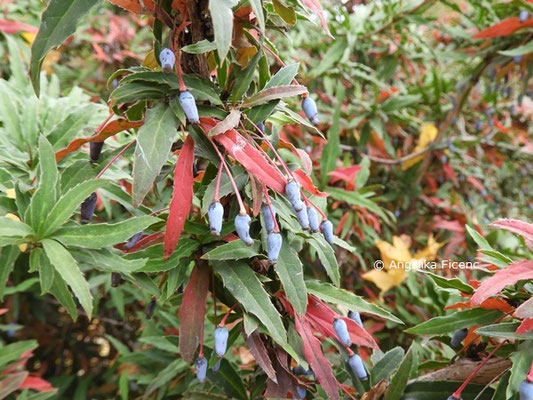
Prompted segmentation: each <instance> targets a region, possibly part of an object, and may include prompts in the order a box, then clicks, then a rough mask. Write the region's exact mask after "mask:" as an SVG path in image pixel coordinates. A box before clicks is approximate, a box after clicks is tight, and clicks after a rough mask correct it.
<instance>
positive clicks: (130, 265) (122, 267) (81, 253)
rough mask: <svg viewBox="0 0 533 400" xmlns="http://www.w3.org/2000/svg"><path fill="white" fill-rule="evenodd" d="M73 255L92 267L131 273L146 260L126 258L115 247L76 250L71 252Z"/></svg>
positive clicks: (138, 268)
mask: <svg viewBox="0 0 533 400" xmlns="http://www.w3.org/2000/svg"><path fill="white" fill-rule="evenodd" d="M72 254H73V256H74V257H75V258H76V259H77V260H78V261H80V262H83V263H87V264H91V265H93V266H94V268H96V269H99V270H101V271H106V272H120V273H125V274H127V273H131V272H136V271H138V270H140V269H141V268H143V267H144V266H145V265H146V262H147V261H148V259H147V258H136V259H133V260H126V259H125V258H123V257H122V256H121V255H122V253H121V252H120V251H118V250H115V249H112V248H111V249H99V250H98V251H92V250H77V251H74V252H72Z"/></svg>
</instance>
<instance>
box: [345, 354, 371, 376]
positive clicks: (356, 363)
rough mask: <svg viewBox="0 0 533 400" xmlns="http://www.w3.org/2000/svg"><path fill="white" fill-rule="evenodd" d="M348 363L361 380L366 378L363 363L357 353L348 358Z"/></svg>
mask: <svg viewBox="0 0 533 400" xmlns="http://www.w3.org/2000/svg"><path fill="white" fill-rule="evenodd" d="M348 364H349V365H350V368H351V369H352V371H353V372H354V374H355V375H357V377H358V378H359V379H361V380H363V381H365V380H367V379H368V375H367V373H366V370H365V365H364V364H363V360H362V359H361V357H360V356H359V354H354V355H352V356H351V357H350V358H348Z"/></svg>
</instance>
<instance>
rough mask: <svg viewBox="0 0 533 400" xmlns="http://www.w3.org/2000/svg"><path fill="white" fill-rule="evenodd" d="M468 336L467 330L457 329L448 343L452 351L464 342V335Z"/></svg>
mask: <svg viewBox="0 0 533 400" xmlns="http://www.w3.org/2000/svg"><path fill="white" fill-rule="evenodd" d="M467 334H468V329H466V328H465V329H459V330H457V331H455V332H454V333H453V336H452V340H451V341H450V346H452V348H453V349H457V348H459V347H461V342H462V341H463V340H465V337H466V335H467Z"/></svg>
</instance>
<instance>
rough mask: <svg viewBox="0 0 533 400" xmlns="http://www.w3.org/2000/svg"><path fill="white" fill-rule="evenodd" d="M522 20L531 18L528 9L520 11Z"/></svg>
mask: <svg viewBox="0 0 533 400" xmlns="http://www.w3.org/2000/svg"><path fill="white" fill-rule="evenodd" d="M518 19H519V20H520V22H525V21H526V20H527V19H529V13H528V12H527V11H526V10H522V11H520V16H519V17H518Z"/></svg>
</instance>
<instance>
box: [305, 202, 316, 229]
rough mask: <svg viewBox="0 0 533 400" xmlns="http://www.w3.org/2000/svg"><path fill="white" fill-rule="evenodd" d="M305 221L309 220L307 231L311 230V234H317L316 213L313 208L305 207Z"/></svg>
mask: <svg viewBox="0 0 533 400" xmlns="http://www.w3.org/2000/svg"><path fill="white" fill-rule="evenodd" d="M307 219H308V220H309V229H311V232H313V233H315V232H318V230H319V225H318V213H317V212H316V210H315V208H314V207H313V206H309V207H307Z"/></svg>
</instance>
